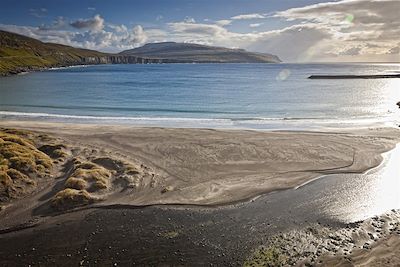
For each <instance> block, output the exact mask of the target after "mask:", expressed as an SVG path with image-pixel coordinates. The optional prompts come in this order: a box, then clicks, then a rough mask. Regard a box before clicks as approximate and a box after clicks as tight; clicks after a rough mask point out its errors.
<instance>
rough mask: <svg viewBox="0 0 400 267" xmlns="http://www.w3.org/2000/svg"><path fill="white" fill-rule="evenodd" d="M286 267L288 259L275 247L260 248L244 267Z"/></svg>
mask: <svg viewBox="0 0 400 267" xmlns="http://www.w3.org/2000/svg"><path fill="white" fill-rule="evenodd" d="M285 265H286V258H285V257H284V256H283V254H282V253H281V252H280V250H279V249H278V248H276V247H275V246H270V247H267V248H264V247H263V248H259V249H257V250H256V251H254V253H253V254H252V255H251V256H250V257H249V258H248V259H247V260H246V261H245V262H244V264H243V267H261V266H266V267H279V266H285Z"/></svg>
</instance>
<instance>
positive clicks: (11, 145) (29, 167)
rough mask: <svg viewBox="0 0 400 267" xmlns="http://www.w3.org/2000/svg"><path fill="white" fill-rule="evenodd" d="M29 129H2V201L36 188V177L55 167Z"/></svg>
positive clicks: (0, 156) (0, 136) (0, 169)
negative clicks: (27, 130) (36, 144)
mask: <svg viewBox="0 0 400 267" xmlns="http://www.w3.org/2000/svg"><path fill="white" fill-rule="evenodd" d="M18 134H23V135H24V136H27V133H26V132H22V131H21V132H19V131H11V130H2V131H0V202H2V201H8V200H10V199H11V198H18V197H21V196H23V195H24V194H26V193H28V192H30V191H32V190H33V188H34V186H35V185H36V179H37V178H40V177H44V176H46V175H47V174H48V172H49V170H50V169H51V168H52V166H53V164H52V160H51V159H50V157H49V156H47V155H46V154H45V153H43V152H41V151H39V150H38V149H37V148H36V147H35V145H34V142H33V141H32V140H30V139H28V138H26V137H22V136H20V135H18Z"/></svg>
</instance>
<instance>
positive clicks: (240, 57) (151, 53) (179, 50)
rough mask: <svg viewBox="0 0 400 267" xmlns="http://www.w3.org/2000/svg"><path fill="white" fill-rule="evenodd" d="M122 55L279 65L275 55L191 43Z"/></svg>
mask: <svg viewBox="0 0 400 267" xmlns="http://www.w3.org/2000/svg"><path fill="white" fill-rule="evenodd" d="M120 54H121V55H130V56H140V57H146V58H151V59H160V60H163V61H166V62H171V63H174V62H175V63H177V62H182V63H278V62H280V59H279V58H278V57H277V56H275V55H270V54H264V53H254V52H248V51H246V50H243V49H229V48H224V47H214V46H207V45H200V44H190V43H175V42H163V43H150V44H146V45H144V46H142V47H139V48H135V49H131V50H126V51H123V52H121V53H120Z"/></svg>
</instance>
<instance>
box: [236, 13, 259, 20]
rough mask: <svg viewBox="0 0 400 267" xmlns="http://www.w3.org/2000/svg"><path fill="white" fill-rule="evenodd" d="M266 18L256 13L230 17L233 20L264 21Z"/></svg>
mask: <svg viewBox="0 0 400 267" xmlns="http://www.w3.org/2000/svg"><path fill="white" fill-rule="evenodd" d="M265 18H266V16H265V15H262V14H258V13H253V14H242V15H237V16H233V17H231V19H233V20H243V19H265Z"/></svg>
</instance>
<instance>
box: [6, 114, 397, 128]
mask: <svg viewBox="0 0 400 267" xmlns="http://www.w3.org/2000/svg"><path fill="white" fill-rule="evenodd" d="M0 118H6V119H16V120H21V119H22V120H23V119H26V120H40V121H51V122H74V123H104V124H129V125H138V126H160V127H163V126H164V127H193V128H202V127H204V128H249V129H274V130H275V129H318V128H320V129H321V128H346V127H352V128H354V127H371V126H383V125H385V126H394V125H395V123H393V122H391V120H390V118H387V117H385V118H377V117H372V116H371V117H361V118H360V117H351V118H347V119H343V118H326V117H325V118H322V117H282V118H274V117H271V118H268V117H242V118H192V117H127V116H91V115H66V114H51V113H35V112H17V111H0Z"/></svg>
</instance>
